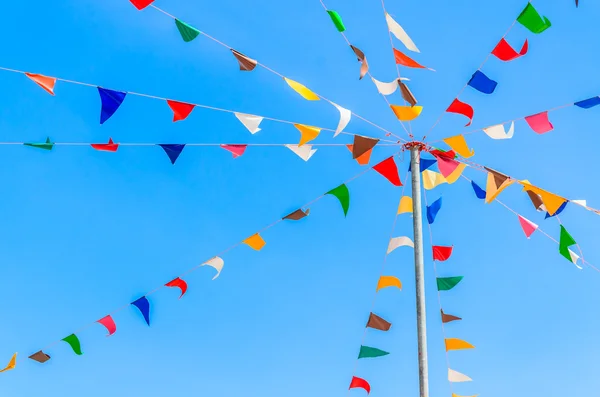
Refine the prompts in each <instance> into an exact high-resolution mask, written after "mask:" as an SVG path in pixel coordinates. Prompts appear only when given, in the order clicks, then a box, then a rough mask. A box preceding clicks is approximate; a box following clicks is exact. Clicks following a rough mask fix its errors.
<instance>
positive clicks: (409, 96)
mask: <svg viewBox="0 0 600 397" xmlns="http://www.w3.org/2000/svg"><path fill="white" fill-rule="evenodd" d="M398 85H399V86H400V91H401V92H402V98H404V100H405V101H406V102H408V103H410V106H415V105H416V104H417V98H415V96H414V95H413V93H412V92H411V91H410V90H409V89H408V86H407V85H406V84H404V83H403V82H401V81H400V80H398Z"/></svg>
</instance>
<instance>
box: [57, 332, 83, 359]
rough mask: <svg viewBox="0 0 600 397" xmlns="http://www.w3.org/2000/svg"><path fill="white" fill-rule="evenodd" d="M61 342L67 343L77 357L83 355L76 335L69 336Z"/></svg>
mask: <svg viewBox="0 0 600 397" xmlns="http://www.w3.org/2000/svg"><path fill="white" fill-rule="evenodd" d="M62 340H63V341H65V342H67V343H68V344H69V346H71V349H73V352H74V353H75V354H77V355H78V356H81V355H82V354H83V353H82V352H81V343H80V342H79V338H78V337H77V335H75V334H71V335H69V336H67V337H66V338H63V339H62Z"/></svg>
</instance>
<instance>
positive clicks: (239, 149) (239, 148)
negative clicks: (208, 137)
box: [221, 145, 248, 159]
mask: <svg viewBox="0 0 600 397" xmlns="http://www.w3.org/2000/svg"><path fill="white" fill-rule="evenodd" d="M221 147H222V148H223V149H225V150H227V151H230V152H231V153H232V154H233V158H234V159H236V158H238V157H240V156H241V155H242V154H244V152H245V151H246V148H247V147H248V145H221Z"/></svg>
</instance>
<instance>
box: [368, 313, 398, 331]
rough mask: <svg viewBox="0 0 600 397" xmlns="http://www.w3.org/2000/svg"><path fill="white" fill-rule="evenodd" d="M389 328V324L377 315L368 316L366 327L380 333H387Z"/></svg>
mask: <svg viewBox="0 0 600 397" xmlns="http://www.w3.org/2000/svg"><path fill="white" fill-rule="evenodd" d="M391 326H392V324H391V323H389V322H387V321H385V320H384V319H382V318H381V317H379V316H378V315H376V314H373V313H371V314H369V321H368V322H367V327H369V328H375V329H378V330H380V331H389V330H390V327H391Z"/></svg>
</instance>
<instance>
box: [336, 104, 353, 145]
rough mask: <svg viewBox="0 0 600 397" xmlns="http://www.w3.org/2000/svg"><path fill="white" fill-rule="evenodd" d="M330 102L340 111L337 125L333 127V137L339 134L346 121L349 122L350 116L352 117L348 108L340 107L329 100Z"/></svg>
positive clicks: (346, 123)
mask: <svg viewBox="0 0 600 397" xmlns="http://www.w3.org/2000/svg"><path fill="white" fill-rule="evenodd" d="M331 104H332V105H333V106H335V108H336V109H337V110H338V111H339V112H340V121H339V122H338V126H337V128H336V129H335V134H333V137H334V138H335V137H336V136H338V135H339V133H340V132H342V131H344V128H346V126H347V125H348V123H350V118H352V112H351V111H350V110H348V109H345V108H343V107H341V106H340V105H336V104H335V103H333V102H331Z"/></svg>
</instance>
